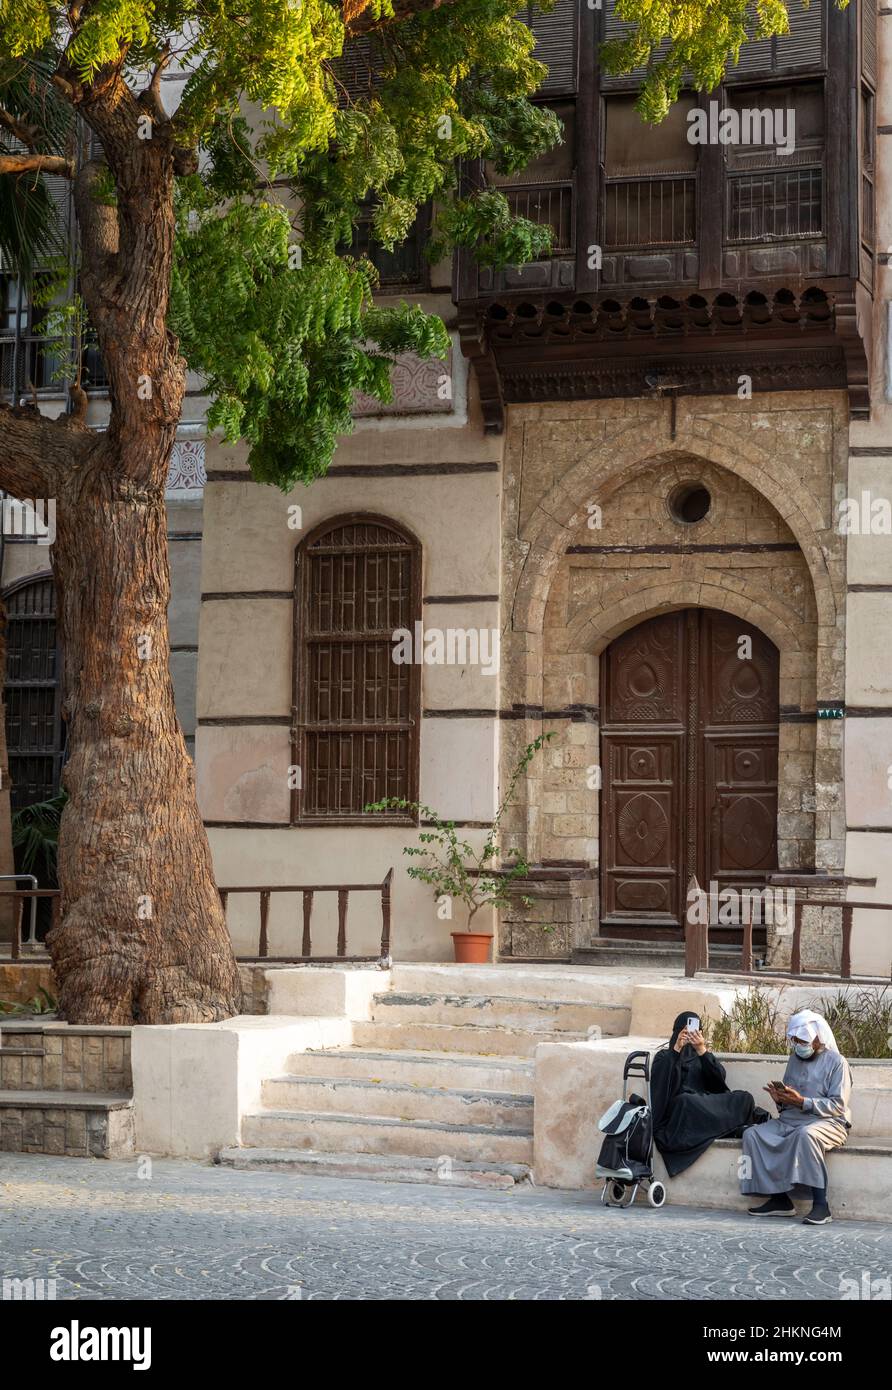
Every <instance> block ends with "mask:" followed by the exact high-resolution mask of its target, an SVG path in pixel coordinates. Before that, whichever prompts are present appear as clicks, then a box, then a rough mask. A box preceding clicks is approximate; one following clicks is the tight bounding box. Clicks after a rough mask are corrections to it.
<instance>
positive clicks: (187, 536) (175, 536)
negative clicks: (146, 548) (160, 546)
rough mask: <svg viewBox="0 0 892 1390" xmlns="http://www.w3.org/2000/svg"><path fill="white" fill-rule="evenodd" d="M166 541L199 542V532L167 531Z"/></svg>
mask: <svg viewBox="0 0 892 1390" xmlns="http://www.w3.org/2000/svg"><path fill="white" fill-rule="evenodd" d="M167 539H168V540H169V541H200V540H201V532H200V531H168V533H167Z"/></svg>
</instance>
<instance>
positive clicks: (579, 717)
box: [421, 705, 600, 724]
mask: <svg viewBox="0 0 892 1390" xmlns="http://www.w3.org/2000/svg"><path fill="white" fill-rule="evenodd" d="M421 713H422V716H423V718H425V719H569V720H570V721H571V723H575V724H596V723H597V722H598V719H599V717H600V712H599V710H598V707H597V705H565V706H564V708H563V709H554V710H552V709H545V708H544V707H543V706H542V705H514V706H513V707H512V708H511V709H425V710H422V711H421Z"/></svg>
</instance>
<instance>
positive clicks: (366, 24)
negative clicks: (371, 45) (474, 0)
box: [341, 0, 456, 39]
mask: <svg viewBox="0 0 892 1390" xmlns="http://www.w3.org/2000/svg"><path fill="white" fill-rule="evenodd" d="M455 3H456V0H393V14H392V15H386V16H385V15H382V16H380V17H378V18H376V17H375V16H374V15H373V14H370V13H369V9H368V0H343V2H342V7H341V17H342V19H343V21H344V28H345V29H346V31H347V35H348V37H349V38H351V39H354V38H358V37H359V36H360V35H362V34H372V33H374V32H375V30H376V29H387V28H389V27H390V26H391V25H393V24H400V23H401V22H402V21H403V20H405V19H413V18H414V17H415V15H418V14H428V13H429V12H430V11H431V10H439V9H440V8H441V7H442V6H443V5H454V4H455Z"/></svg>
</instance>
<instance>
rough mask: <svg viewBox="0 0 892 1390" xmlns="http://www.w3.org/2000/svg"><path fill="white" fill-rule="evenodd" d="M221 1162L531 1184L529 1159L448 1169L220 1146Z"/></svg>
mask: <svg viewBox="0 0 892 1390" xmlns="http://www.w3.org/2000/svg"><path fill="white" fill-rule="evenodd" d="M217 1162H218V1163H220V1164H223V1165H224V1166H225V1167H228V1168H240V1169H251V1170H254V1171H260V1172H269V1171H274V1172H291V1173H299V1174H302V1175H303V1176H305V1177H339V1178H374V1179H377V1180H378V1181H380V1182H410V1183H438V1184H441V1185H443V1184H448V1185H449V1186H450V1187H488V1188H496V1189H499V1190H503V1191H507V1190H509V1189H510V1188H513V1187H515V1186H516V1185H517V1184H519V1183H529V1182H530V1181H531V1174H530V1169H529V1165H528V1164H526V1163H488V1164H480V1163H462V1162H461V1161H458V1160H455V1159H453V1160H452V1162H451V1163H450V1164H449V1165H448V1167H446V1166H445V1165H444V1164H443V1163H442V1162H441V1160H440V1159H439V1158H411V1157H409V1156H408V1155H405V1154H403V1155H399V1154H364V1153H317V1152H316V1151H315V1150H313V1149H221V1151H220V1153H219V1155H218V1158H217Z"/></svg>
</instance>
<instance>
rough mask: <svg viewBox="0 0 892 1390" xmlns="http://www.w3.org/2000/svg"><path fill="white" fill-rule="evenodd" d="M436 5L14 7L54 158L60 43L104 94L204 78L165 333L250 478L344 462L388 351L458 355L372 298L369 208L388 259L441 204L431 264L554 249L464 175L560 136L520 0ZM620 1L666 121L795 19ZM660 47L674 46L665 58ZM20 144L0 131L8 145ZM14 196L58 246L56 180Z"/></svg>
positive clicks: (9, 51) (22, 96)
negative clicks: (675, 106)
mask: <svg viewBox="0 0 892 1390" xmlns="http://www.w3.org/2000/svg"><path fill="white" fill-rule="evenodd" d="M799 2H800V0H790V3H791V4H792V3H799ZM395 3H396V4H398V5H399V10H398V12H396V13H395V11H394V4H395ZM540 3H541V8H543V9H550V8H551V7H552V6H553V3H554V0H540ZM420 4H421V8H420V9H419V10H418V11H417V12H415V13H412V12H410V10H409V6H408V3H407V0H370V3H368V5H366V6H365V7H363V5H362V3H361V0H350V3H348V4H344V5H343V6H342V5H341V4H337V3H334V2H333V0H0V107H4V108H6V109H7V110H12V111H13V113H14V114H22V113H23V112H27V117H28V122H29V124H31V125H33V126H35V127H39V129H40V133H41V137H42V144H41V148H42V149H43V150H56V151H58V150H61V149H63V148H64V149H65V150H66V152H68V151H70V150H71V148H72V146H71V122H70V119H68V120H67V121H66V119H64V117H65V112H64V111H63V112H62V116H61V117H60V101H61V98H60V97H59V95H58V93H57V92H55V90H54V88H53V85H52V82H51V80H50V74H51V72H52V68H53V66H54V64H55V62H56V61H57V60H58V58H59V55H60V53H61V52H62V50H63V49H64V50H65V62H66V65H67V70H68V71H69V72H72V71H73V72H74V73H76V74H77V75H78V77H79V79H80V81H81V82H82V83H84V84H86V87H87V89H88V90H89V88H90V86H91V84H92V85H93V86H96V87H99V86H101V84H102V82H103V81H105V80H106V77H107V74H108V72H109V71H110V70H113V69H114V67H115V65H120V64H121V61H122V55H123V64H124V65H123V69H122V71H123V76H124V78H125V80H126V81H127V83H128V85H129V86H130V87H131V89H132V90H133V91H139V90H140V89H141V88H142V87H144V86H145V85H146V84H147V83H148V82H149V80H150V77H151V75H152V73H153V71H154V69H155V67H156V64H157V63H158V61H159V59H161V58H162V55H163V58H164V61H165V62H168V61H169V62H170V63H171V70H176V69H179V70H181V71H183V72H188V73H189V76H188V78H187V80H186V81H185V84H184V86H183V87H182V94H181V100H180V104H179V106H178V108H177V111H176V114H175V117H174V126H175V138H176V142H177V144H178V146H180V147H186V148H193V149H197V150H198V151H199V153H200V157H201V158H200V164H199V172H198V173H197V174H190V175H185V176H183V177H181V178H179V179H178V181H177V185H178V186H177V193H176V202H177V212H178V227H179V233H178V247H177V255H176V262H175V267H174V272H173V284H172V307H171V323H170V326H171V328H172V330H173V331H174V332H175V333H176V334H177V335H178V336H179V339H180V343H181V346H182V350H183V352H184V354H185V356H186V359H187V361H188V363H189V365H190V367H191V368H192V369H193V370H195V371H197V372H200V373H201V374H203V375H204V377H205V378H206V380H207V384H208V390H209V392H210V393H211V394H212V395H213V397H214V405H213V408H212V411H211V418H210V424H211V426H212V427H216V428H218V429H220V430H222V431H223V433H224V435H225V437H226V438H227V439H229V440H230V441H235V440H236V439H238V438H243V439H245V440H246V441H247V443H248V445H249V447H250V464H251V468H252V470H253V472H254V475H255V476H256V477H257V478H258V479H260V480H262V481H265V482H270V483H273V484H276V485H278V486H279V487H281V488H283V489H286V490H287V489H289V488H291V487H292V486H293V485H294V484H295V483H296V482H298V481H300V480H304V481H309V480H310V479H312V478H313V477H316V476H318V475H319V474H321V473H323V472H324V471H325V470H326V469H327V467H328V464H329V462H330V460H331V456H332V453H333V450H334V448H335V444H336V440H337V436H338V435H339V434H342V433H345V432H347V431H349V430H350V428H351V418H350V410H351V404H352V401H353V396H354V393H355V392H357V391H362V392H367V393H369V394H372V395H374V396H376V397H378V398H379V399H380V400H382V401H385V402H386V401H388V400H390V399H391V387H390V369H391V366H392V364H393V360H394V357H395V354H397V353H399V352H403V351H406V350H409V349H411V350H413V351H415V352H417V353H420V354H422V355H426V356H443V355H445V353H446V351H447V347H448V339H447V335H446V331H445V328H444V327H443V325H442V323H441V322H440V320H439V319H436V318H432V317H430V316H428V315H426V314H425V313H423V312H422V311H421V310H420V309H419V308H418V307H413V306H410V305H405V304H404V305H402V306H401V307H398V308H393V309H390V310H386V311H385V310H382V309H380V308H377V307H376V306H375V304H374V299H373V296H374V292H375V288H376V277H375V272H374V269H373V267H372V266H371V264H370V262H369V261H368V260H366V259H364V258H359V259H355V258H352V257H351V256H350V255H349V254H346V252H345V247H347V246H349V243H350V240H351V235H352V229H353V228H354V226H355V225H356V223H357V221H358V219H359V217H360V216H361V215H363V214H367V215H368V214H370V215H371V219H372V222H371V225H372V234H373V236H374V237H375V239H376V240H377V241H378V242H379V243H380V244H381V245H382V246H384V247H385V248H388V249H390V248H392V247H393V246H395V245H397V244H399V243H400V242H401V241H403V240H405V238H406V236H407V234H408V232H409V231H410V229H411V227H412V224H413V222H414V220H415V217H416V215H417V212H418V210H419V208H420V207H421V206H422V205H424V204H426V203H427V202H428V201H430V200H432V201H433V203H434V205H435V207H436V208H437V218H436V222H435V226H434V232H433V236H432V238H431V248H430V250H431V254H432V255H435V256H438V257H439V256H442V255H444V254H447V253H448V252H449V251H450V250H451V249H452V248H454V247H456V246H466V247H470V248H473V250H474V254H475V256H476V257H477V259H478V260H479V261H481V262H482V263H485V264H489V265H493V266H500V265H505V264H511V263H523V262H525V261H527V260H530V259H532V258H535V257H536V256H538V255H541V254H542V253H543V252H547V250H548V246H549V238H550V232H549V230H548V229H547V228H542V227H539V226H536V225H534V224H533V223H531V222H529V221H526V220H525V219H523V218H518V217H515V216H513V215H512V213H511V210H510V208H509V204H508V202H507V199H506V198H505V196H504V194H503V193H501V192H500V191H499V190H498V189H496V188H493V187H484V188H481V189H472V188H468V187H462V186H460V185H459V181H458V169H459V167H460V164H459V161H460V160H462V159H465V160H467V159H472V158H473V159H483V160H486V161H489V162H491V164H492V165H493V166H494V167H495V168H496V169H497V170H498V171H500V172H502V173H505V172H513V171H515V170H518V169H522V168H523V167H524V166H525V165H526V164H527V163H529V161H530V160H531V159H533V158H535V157H536V156H537V155H539V154H541V153H543V152H544V151H545V150H547V149H548V148H550V146H551V145H553V144H554V143H555V141H556V140H557V139H559V137H560V122H559V121H558V119H557V118H556V117H555V116H554V114H553V113H551V112H549V111H547V110H545V109H544V108H542V107H539V106H537V105H535V104H534V103H533V102H532V101H531V100H530V98H531V96H532V95H533V94H534V93H535V91H536V89H537V88H538V86H539V85H540V84H541V81H542V78H543V76H544V73H545V69H544V68H543V66H542V65H541V64H540V63H539V62H537V61H536V59H535V58H534V56H533V47H534V43H533V38H532V35H531V33H530V31H529V29H528V28H527V27H526V26H525V25H524V24H522V23H521V22H520V21H519V19H518V18H517V17H516V12H517V10H518V0H445V2H444V3H442V4H441V5H440V6H439V7H438V8H435V9H426V8H424V4H425V0H420ZM618 10H619V13H620V15H621V17H622V18H624V19H627V20H629V21H630V22H631V23H633V24H634V25H635V30H634V33H633V36H632V38H630V39H628V40H625V41H623V42H622V43H620V44H619V45H612V46H608V47H607V48H605V49H604V51H603V54H602V56H603V57H605V58H606V59H607V60H609V62H610V64H611V65H612V66H613V67H614V68H616V67H625V68H631V67H633V66H638V65H640V64H641V63H649V65H650V66H649V76H648V79H647V83H646V85H645V90H644V95H643V97H642V111H643V113H644V114H645V115H646V116H647V117H648V118H650V119H659V118H661V117H662V115H664V114H665V111H666V109H667V108H668V104H669V103H670V102H671V101H672V100H673V99H674V97H675V96H676V95H677V92H678V88H679V85H680V83H681V80H682V74H683V72H684V71H685V70H688V71H692V72H693V73H694V74H695V76H696V78H697V80H698V81H699V82H700V83H701V85H704V86H713V85H715V83H716V82H717V81H718V79H719V77H720V76H721V72H722V69H723V67H724V64H725V62H726V60H727V59H728V58H729V56H731V57H733V56H735V55H736V52H737V50H738V49H739V46H740V43H741V42H742V41H743V39H744V37H745V33H746V30H745V28H744V20H745V19H747V17H748V22H749V24H750V29H751V30H752V21H753V20H755V22H756V25H757V33H759V34H764V33H773V32H780V31H782V30H783V29H784V28H785V27H786V24H787V13H786V6H785V4H784V3H783V0H756V3H750V4H747V3H745V0H675V3H670V0H619V3H618ZM345 14H346V15H348V16H349V17H350V18H349V20H348V21H345ZM357 17H358V19H359V21H360V22H361V23H360V30H361V31H362V30H365V32H364V33H363V34H362V37H361V39H360V41H359V42H360V49H361V53H360V56H361V57H362V58H363V60H364V61H366V62H367V63H368V64H369V67H370V70H372V71H374V73H375V76H376V81H375V83H374V86H373V85H372V84H371V83H369V84H367V88H366V89H364V95H362V96H361V97H358V98H357V97H355V95H354V96H353V97H352V98H350V97H348V95H347V90H346V87H345V85H344V81H343V67H342V60H343V57H344V50H345V42H346V41H347V40H348V37H349V34H350V33H353V32H355V30H349V24H354V25H355V24H356V21H357ZM666 39H668V40H669V47H668V54H667V53H662V55H656V56H655V54H656V50H657V48H658V47H659V45H660V44H661V43H663V41H664V40H666ZM351 52H352V53H353V54H354V55H355V54H356V53H357V48H356V46H355V44H354V47H353V48H352V50H351ZM62 105H63V107H64V103H62ZM68 116H69V117H70V112H69V113H68ZM13 148H15V144H14V142H11V141H10V138H9V131H8V129H3V128H2V127H0V150H6V151H9V150H10V149H13ZM78 157H82V152H81V154H80V155H79V156H78ZM25 179H27V180H29V182H28V184H27V185H25V183H24V182H23V181H24V180H25ZM4 185H5V187H3V191H2V194H0V246H3V245H4V244H8V243H9V241H10V238H9V237H7V238H6V243H4V233H3V227H4V225H7V226H8V225H9V220H10V218H11V217H12V216H13V214H14V215H15V216H17V217H18V231H17V232H16V234H15V236H16V237H17V240H18V244H19V249H20V251H21V248H22V246H24V245H27V243H28V242H29V240H31V242H32V243H33V241H34V239H35V238H36V239H37V240H41V239H42V240H43V241H44V242H46V243H50V242H51V241H52V237H51V236H50V231H49V220H50V217H49V210H48V207H47V205H46V199H45V190H43V191H41V189H42V185H41V180H40V179H39V178H36V177H35V176H34V175H19V176H17V177H15V176H11V175H10V176H4V177H0V186H4ZM118 192H119V193H120V190H118ZM25 193H28V194H29V196H28V198H27V199H26V200H25V202H23V201H22V195H23V194H25ZM3 198H6V202H7V205H8V207H7V209H6V215H4V206H3ZM10 200H12V201H11V203H10ZM41 200H42V201H41ZM296 247H299V256H298V255H297V254H296ZM20 263H22V264H24V263H25V260H24V256H20Z"/></svg>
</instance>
